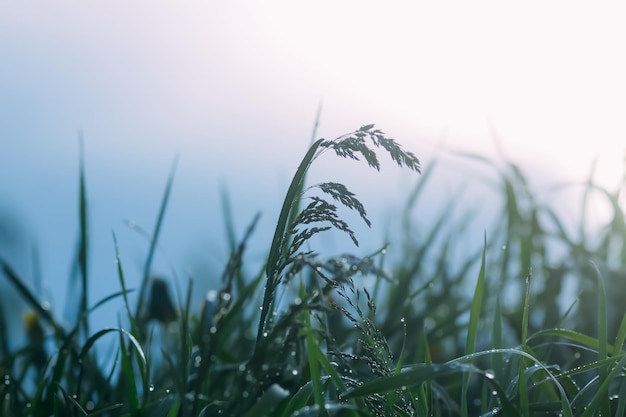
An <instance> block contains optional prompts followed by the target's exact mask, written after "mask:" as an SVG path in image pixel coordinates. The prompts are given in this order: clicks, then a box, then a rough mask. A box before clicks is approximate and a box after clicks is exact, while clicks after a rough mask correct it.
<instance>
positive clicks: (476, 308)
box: [461, 232, 487, 417]
mask: <svg viewBox="0 0 626 417" xmlns="http://www.w3.org/2000/svg"><path fill="white" fill-rule="evenodd" d="M483 239H484V246H483V254H482V258H481V262H480V272H479V273H478V280H477V281H476V288H475V290H474V297H473V298H472V304H471V306H470V319H469V326H468V329H467V341H466V344H465V354H466V355H471V354H472V353H474V351H475V350H476V337H477V335H478V320H479V318H480V310H481V308H482V305H483V296H484V292H485V253H486V252H487V233H486V232H485V235H484V238H483ZM469 377H470V374H469V373H464V374H463V388H462V393H463V394H462V396H461V412H462V413H463V416H464V417H467V415H468V408H467V407H468V404H467V397H468V396H467V389H468V388H469Z"/></svg>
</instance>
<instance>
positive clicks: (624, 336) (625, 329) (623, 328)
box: [611, 313, 626, 356]
mask: <svg viewBox="0 0 626 417" xmlns="http://www.w3.org/2000/svg"><path fill="white" fill-rule="evenodd" d="M625 340H626V313H624V315H623V316H622V321H621V323H620V325H619V330H618V331H617V335H616V336H615V344H614V345H613V349H611V352H613V353H612V355H613V356H615V355H617V354H618V353H620V352H621V351H622V349H624V341H625Z"/></svg>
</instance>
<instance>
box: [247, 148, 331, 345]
mask: <svg viewBox="0 0 626 417" xmlns="http://www.w3.org/2000/svg"><path fill="white" fill-rule="evenodd" d="M323 141H324V140H323V139H319V140H317V141H316V142H314V143H313V145H311V147H310V148H309V151H308V152H307V153H306V155H305V157H304V159H303V160H302V162H301V163H300V166H299V167H298V170H297V171H296V174H295V175H294V177H293V179H292V180H291V184H290V185H289V189H288V190H287V195H286V196H285V200H284V201H283V206H282V208H281V211H280V215H279V217H278V222H277V223H276V230H275V232H274V237H273V239H272V246H271V248H270V253H269V255H268V258H267V266H266V268H265V275H266V278H267V281H266V283H265V293H264V295H263V304H262V307H261V318H260V320H259V327H258V329H257V338H256V344H257V346H258V345H259V343H260V341H261V337H262V336H263V332H264V331H265V329H266V326H267V323H266V320H267V317H268V314H269V315H270V317H271V311H270V310H271V309H272V305H273V301H274V300H273V299H274V291H275V289H276V286H277V285H278V282H277V281H278V277H279V274H280V271H279V268H280V265H279V264H280V258H281V256H282V255H283V254H284V253H286V251H287V249H288V245H289V241H288V237H287V222H288V220H289V217H290V212H291V210H292V208H293V204H294V202H296V201H297V200H298V193H299V192H300V190H301V188H302V182H303V181H304V177H305V176H306V172H307V170H308V169H309V167H310V166H311V162H313V159H314V158H315V155H316V154H317V150H318V148H319V146H320V144H321V143H322V142H323Z"/></svg>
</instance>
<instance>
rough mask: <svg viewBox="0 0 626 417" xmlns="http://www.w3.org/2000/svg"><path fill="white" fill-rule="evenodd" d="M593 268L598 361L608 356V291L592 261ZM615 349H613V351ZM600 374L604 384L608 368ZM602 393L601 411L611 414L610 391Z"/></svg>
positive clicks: (604, 414) (600, 370)
mask: <svg viewBox="0 0 626 417" xmlns="http://www.w3.org/2000/svg"><path fill="white" fill-rule="evenodd" d="M592 265H593V268H594V269H595V271H596V277H597V280H598V361H602V360H605V359H606V358H607V357H608V336H607V333H608V325H607V317H606V314H607V313H606V291H605V289H604V281H603V279H602V274H601V273H600V270H599V269H598V266H597V265H596V264H595V263H592ZM612 350H613V349H611V351H612ZM598 376H599V378H600V384H604V382H605V381H606V379H607V369H606V368H605V367H601V368H600V369H598ZM599 395H602V397H603V398H602V399H598V401H599V404H600V413H601V415H603V416H608V415H610V411H611V402H610V399H609V394H608V391H607V392H606V393H603V394H601V393H600V392H598V393H597V394H596V397H597V396H599ZM594 399H595V398H594Z"/></svg>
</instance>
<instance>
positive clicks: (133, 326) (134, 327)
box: [113, 233, 139, 337]
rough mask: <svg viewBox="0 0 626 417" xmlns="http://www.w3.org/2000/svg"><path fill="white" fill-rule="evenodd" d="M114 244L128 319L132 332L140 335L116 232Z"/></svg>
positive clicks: (118, 274)
mask: <svg viewBox="0 0 626 417" xmlns="http://www.w3.org/2000/svg"><path fill="white" fill-rule="evenodd" d="M113 245H114V246H115V263H116V265H117V276H118V278H119V280H120V286H121V287H122V297H123V298H124V308H125V309H126V314H127V315H128V320H129V322H130V328H131V330H132V334H133V335H134V336H135V337H139V329H138V327H137V322H136V320H135V317H133V313H132V312H131V310H130V305H129V303H128V290H127V289H126V280H125V279H124V270H123V268H122V260H121V259H120V251H119V248H118V246H117V238H116V237H115V233H113Z"/></svg>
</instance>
